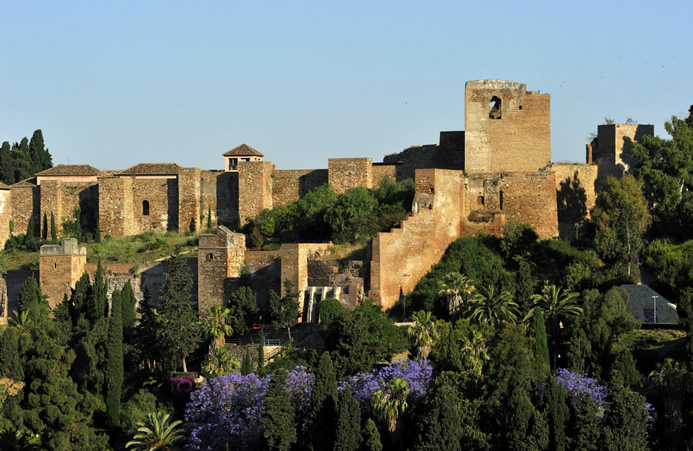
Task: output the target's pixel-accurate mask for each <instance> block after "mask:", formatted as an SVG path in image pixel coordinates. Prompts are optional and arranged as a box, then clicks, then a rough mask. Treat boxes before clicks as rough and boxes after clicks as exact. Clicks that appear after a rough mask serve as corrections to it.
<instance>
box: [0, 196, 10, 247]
mask: <svg viewBox="0 0 693 451" xmlns="http://www.w3.org/2000/svg"><path fill="white" fill-rule="evenodd" d="M10 196H11V195H10V190H8V189H0V249H4V248H5V243H6V242H7V240H8V238H9V237H10V214H11V210H12V204H11V202H12V201H11V198H10Z"/></svg>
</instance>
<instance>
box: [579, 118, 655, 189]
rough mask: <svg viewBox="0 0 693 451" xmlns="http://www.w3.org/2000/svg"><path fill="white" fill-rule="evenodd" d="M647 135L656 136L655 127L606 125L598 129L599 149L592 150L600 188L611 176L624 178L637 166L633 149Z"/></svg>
mask: <svg viewBox="0 0 693 451" xmlns="http://www.w3.org/2000/svg"><path fill="white" fill-rule="evenodd" d="M645 135H654V126H653V125H642V124H604V125H600V126H599V127H597V148H596V149H594V148H592V158H593V160H594V161H595V162H596V163H597V165H598V166H599V178H598V181H597V184H598V185H599V186H601V185H603V184H604V183H605V182H606V179H607V178H608V177H609V176H613V177H617V178H620V177H623V174H625V173H626V172H628V171H629V170H630V168H631V167H633V165H635V164H636V160H635V158H633V156H632V155H631V148H632V146H633V142H640V141H642V138H643V136H645Z"/></svg>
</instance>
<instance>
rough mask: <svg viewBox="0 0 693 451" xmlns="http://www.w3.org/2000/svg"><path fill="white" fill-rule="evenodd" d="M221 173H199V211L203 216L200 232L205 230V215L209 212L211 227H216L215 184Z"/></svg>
mask: <svg viewBox="0 0 693 451" xmlns="http://www.w3.org/2000/svg"><path fill="white" fill-rule="evenodd" d="M222 174H224V172H223V171H200V210H201V211H202V214H203V215H204V219H203V220H202V223H201V224H200V230H204V229H206V228H207V213H208V212H209V211H210V210H211V213H212V221H211V222H212V227H216V226H217V225H218V222H217V219H218V212H217V203H218V201H217V183H218V178H219V176H220V175H222Z"/></svg>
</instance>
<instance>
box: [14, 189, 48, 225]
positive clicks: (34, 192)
mask: <svg viewBox="0 0 693 451" xmlns="http://www.w3.org/2000/svg"><path fill="white" fill-rule="evenodd" d="M10 204H11V206H10V219H11V220H12V223H13V226H14V230H13V234H14V235H19V234H23V233H26V228H27V225H28V224H29V220H30V219H33V220H34V233H35V234H36V236H37V237H38V236H39V235H38V230H39V227H38V226H39V224H40V222H39V221H40V219H41V218H40V217H39V211H40V208H41V198H40V188H39V187H38V186H36V185H32V184H29V183H27V184H22V185H13V186H12V187H11V190H10Z"/></svg>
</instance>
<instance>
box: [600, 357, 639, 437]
mask: <svg viewBox="0 0 693 451" xmlns="http://www.w3.org/2000/svg"><path fill="white" fill-rule="evenodd" d="M610 385H611V394H610V395H609V398H608V402H607V408H606V412H605V413H604V418H605V419H606V421H605V425H604V435H603V438H604V440H603V443H604V444H605V449H610V450H612V449H614V450H616V449H628V450H644V449H647V411H646V410H645V397H644V396H642V395H641V394H639V393H636V392H634V391H631V390H630V389H629V388H628V387H626V386H625V385H624V381H623V376H621V375H620V374H619V373H618V372H617V371H615V372H613V373H612V380H611V382H610Z"/></svg>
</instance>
